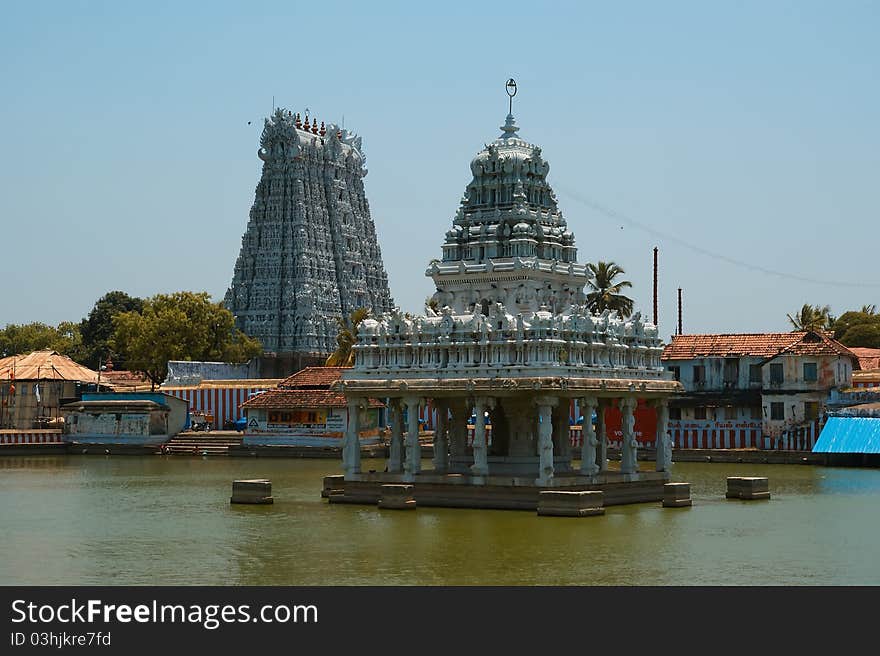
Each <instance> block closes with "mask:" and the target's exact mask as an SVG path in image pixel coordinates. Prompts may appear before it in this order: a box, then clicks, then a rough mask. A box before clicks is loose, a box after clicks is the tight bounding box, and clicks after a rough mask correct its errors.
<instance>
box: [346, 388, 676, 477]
mask: <svg viewBox="0 0 880 656" xmlns="http://www.w3.org/2000/svg"><path fill="white" fill-rule="evenodd" d="M401 401H402V403H403V404H405V405H406V409H407V427H406V429H407V430H406V433H405V441H404V431H403V409H402V407H401ZM422 403H423V399H421V398H419V397H415V396H408V397H404V398H403V399H391V400H390V407H389V416H390V420H391V445H390V450H389V458H388V463H387V470H388V472H389V473H400V472H401V471H402V472H403V479H404V480H406V481H413V480H414V479H415V476H416V474H418V473H419V472H420V471H421V446H420V444H419V408H420V406H421V405H422ZM534 403H535V405H537V407H538V416H539V424H538V457H539V472H538V478H537V479H536V480H535V482H536V484H538V485H544V486H546V485H550V484H551V483H552V481H553V475H554V463H553V408H554V407H556V406H557V405H558V403H559V398H558V397H553V396H539V397H537V398H535V399H534ZM494 404H495V399H493V398H491V397H482V396H481V397H476V398H475V399H474V403H473V407H474V408H475V410H476V416H477V421H476V424H475V426H474V441H473V456H474V463H473V465H471V473H472V474H473V475H474V476H487V475H488V474H489V464H488V445H487V441H486V424H485V421H484V420H483V417H484V414H485V412H486V411H487V410H488V409H490V408H492V407H494ZM363 405H364V400H362V399H349V401H348V426H347V429H346V433H345V438H344V440H343V449H342V451H343V453H342V459H343V470H344V471H345V474H346V475H347V476H348V475H354V474H358V473H360V440H359V431H360V420H359V410H360V409H361V408H362V407H363ZM636 405H637V400H636V398H635V397H624V398H622V399H621V401H620V409H621V415H622V433H623V439H622V444H621V463H620V471H621V473H624V474H633V473H636V472H638V441H637V440H636V436H635V408H636ZM652 405H653V406H654V407H655V408H656V412H657V425H656V435H657V437H656V446H657V458H656V470H657V471H669V470H670V467H671V464H672V449H671V444H670V440H669V436H668V435H667V427H668V422H669V409H668V406H667V401H666V400H665V399H663V400H658V401H655V402H653V404H652ZM459 406H460V407H459ZM467 406H468V404H465V403H457V404H456V403H450V402H447V401H437V402H436V403H435V407H436V409H437V424H436V426H435V431H434V460H433V464H434V470H435V471H437V472H441V473H442V472H445V471H447V470H448V467H449V452H450V451H452V452H454V453H459V452H461V451H462V449H463V441H464V439H465V431H466V428H464V427H463V426H462V425H461V424H463V423H464V425H465V426H466V423H465V422H466V415H467V414H468V412H467V411H468V409H469V407H467ZM580 407H581V412H582V414H583V416H584V423H583V438H582V446H581V468H580V473H581V474H583V475H585V476H594V475H596V474H598V473H600V472H604V471H607V461H608V458H607V449H608V437H607V432H606V427H605V409H606V408H607V407H608V401H606V400H600V399H598V398H597V397H595V396H586V397H583V398H582V399H580ZM463 408H464V409H463ZM594 412H595V413H596V416H597V421H596V426H595V428H594V427H593V423H592V416H593V413H594ZM450 413H451V414H452V421H450V418H449V415H450Z"/></svg>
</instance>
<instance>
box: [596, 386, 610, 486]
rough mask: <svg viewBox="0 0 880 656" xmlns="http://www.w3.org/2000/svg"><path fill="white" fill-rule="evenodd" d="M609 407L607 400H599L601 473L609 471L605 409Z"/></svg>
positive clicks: (597, 422)
mask: <svg viewBox="0 0 880 656" xmlns="http://www.w3.org/2000/svg"><path fill="white" fill-rule="evenodd" d="M607 407H608V401H607V399H599V407H598V408H597V409H596V441H598V442H599V445H598V451H597V452H596V458H597V460H598V463H597V464H598V465H599V471H600V472H607V471H608V432H607V430H606V429H605V409H606V408H607Z"/></svg>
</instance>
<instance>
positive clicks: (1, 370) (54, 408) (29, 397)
mask: <svg viewBox="0 0 880 656" xmlns="http://www.w3.org/2000/svg"><path fill="white" fill-rule="evenodd" d="M100 383H101V381H100V380H99V376H98V372H97V371H92V370H91V369H89V368H88V367H84V366H83V365H81V364H79V363H77V362H74V361H73V360H71V359H70V358H69V357H67V356H66V355H61V354H60V353H58V352H57V351H53V350H52V349H44V350H41V351H33V352H31V353H26V354H22V355H12V356H9V357H6V358H2V359H0V428H16V429H21V430H30V429H34V428H48V427H55V426H56V425H60V423H59V422H61V421H63V420H62V419H61V416H62V415H61V406H62V405H63V404H64V403H68V402H70V401H76V400H78V399H79V398H80V397H81V396H82V393H83V392H84V391H91V392H94V391H96V390H97V388H98V385H99V384H100Z"/></svg>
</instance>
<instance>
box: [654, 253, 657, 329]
mask: <svg viewBox="0 0 880 656" xmlns="http://www.w3.org/2000/svg"><path fill="white" fill-rule="evenodd" d="M654 325H655V326H656V325H657V247H656V246H654Z"/></svg>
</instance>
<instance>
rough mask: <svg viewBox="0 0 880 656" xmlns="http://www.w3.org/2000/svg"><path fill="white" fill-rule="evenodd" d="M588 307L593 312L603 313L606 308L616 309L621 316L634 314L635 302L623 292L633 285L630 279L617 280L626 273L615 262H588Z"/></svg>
mask: <svg viewBox="0 0 880 656" xmlns="http://www.w3.org/2000/svg"><path fill="white" fill-rule="evenodd" d="M587 271H588V275H589V278H588V279H587V287H588V289H589V291H588V292H587V307H588V308H589V309H590V311H591V312H594V313H601V312H604V311H605V310H616V311H617V313H618V314H619V315H620V316H621V317H628V316H629V315H630V314H632V311H633V305H634V302H633V300H632V299H631V298H629V297H628V296H624V295H623V294H622V293H621V292H622V291H623V290H624V289H626V288H628V287H632V283H631V282H629V281H628V280H621V281H615V278H617V276H620V275H623V274H624V273H626V272H625V271H624V270H623V268H621V267H619V266H618V265H617V264H615V263H614V262H598V263H596V264H593V263H590V264H587Z"/></svg>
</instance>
